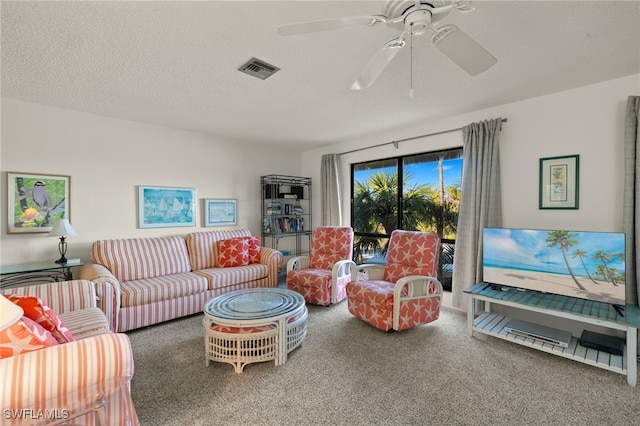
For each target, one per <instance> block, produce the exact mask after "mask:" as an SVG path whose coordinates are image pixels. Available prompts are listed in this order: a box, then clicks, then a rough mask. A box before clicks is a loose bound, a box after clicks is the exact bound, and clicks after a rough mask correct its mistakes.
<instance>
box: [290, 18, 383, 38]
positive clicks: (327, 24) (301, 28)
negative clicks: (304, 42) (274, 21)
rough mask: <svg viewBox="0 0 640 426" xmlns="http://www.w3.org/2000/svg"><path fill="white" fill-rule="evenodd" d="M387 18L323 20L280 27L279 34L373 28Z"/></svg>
mask: <svg viewBox="0 0 640 426" xmlns="http://www.w3.org/2000/svg"><path fill="white" fill-rule="evenodd" d="M386 19H387V18H385V17H384V16H381V15H369V16H351V17H345V18H332V19H322V20H319V21H309V22H299V23H296V24H286V25H281V26H279V27H278V34H280V35H281V36H290V35H298V34H306V33H315V32H320V31H329V30H335V29H339V28H349V27H365V26H372V25H375V24H377V23H379V22H385V21H386Z"/></svg>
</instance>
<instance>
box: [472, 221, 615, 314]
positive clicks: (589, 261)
mask: <svg viewBox="0 0 640 426" xmlns="http://www.w3.org/2000/svg"><path fill="white" fill-rule="evenodd" d="M482 250H483V259H482V266H483V281H485V282H487V283H492V284H501V285H507V286H511V287H517V288H523V289H528V290H537V291H541V292H545V293H553V294H561V295H565V296H571V297H578V298H582V299H589V300H596V301H600V302H605V303H611V304H619V305H624V304H625V296H624V294H625V290H624V289H625V234H624V233H616V232H591V231H559V230H541V229H515V228H484V230H483V243H482Z"/></svg>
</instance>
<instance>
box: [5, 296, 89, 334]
mask: <svg viewBox="0 0 640 426" xmlns="http://www.w3.org/2000/svg"><path fill="white" fill-rule="evenodd" d="M5 297H6V298H7V299H9V300H11V301H12V302H13V303H15V304H16V305H18V306H20V307H21V308H22V310H23V311H24V316H26V317H27V318H30V319H32V320H33V321H35V322H37V323H38V324H39V325H40V326H41V327H42V328H44V329H45V330H47V331H48V332H49V333H51V335H52V336H53V337H54V338H55V339H56V341H57V342H58V343H67V342H73V341H75V340H76V339H74V338H73V335H72V334H71V332H70V331H69V329H68V328H67V326H66V325H64V322H62V319H61V318H60V317H59V316H58V314H56V313H55V312H54V311H53V309H51V308H50V307H48V306H47V305H45V304H44V302H43V301H42V299H40V298H39V297H36V296H21V295H18V294H7V295H5Z"/></svg>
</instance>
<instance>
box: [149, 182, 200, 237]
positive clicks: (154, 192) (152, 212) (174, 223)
mask: <svg viewBox="0 0 640 426" xmlns="http://www.w3.org/2000/svg"><path fill="white" fill-rule="evenodd" d="M179 226H196V190H195V189H194V188H172V187H164V186H139V187H138V227H139V228H172V227H179Z"/></svg>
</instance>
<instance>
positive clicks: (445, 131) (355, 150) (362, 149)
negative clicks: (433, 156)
mask: <svg viewBox="0 0 640 426" xmlns="http://www.w3.org/2000/svg"><path fill="white" fill-rule="evenodd" d="M502 122H503V123H506V122H507V119H506V118H503V119H502ZM464 127H466V126H464ZM464 127H458V128H456V129H449V130H442V131H440V132H434V133H428V134H426V135H420V136H412V137H410V138H405V139H400V140H397V141H391V142H384V143H379V144H377V145H372V146H367V147H364V148H358V149H352V150H351V151H345V152H341V153H339V154H338V155H345V154H351V153H353V152H358V151H364V150H365V149H371V148H378V147H379V146H385V145H392V144H393V145H394V146H395V147H396V148H397V147H398V144H399V143H400V142H406V141H412V140H414V139H420V138H426V137H429V136H437V135H442V134H444V133H451V132H457V131H458V130H462V129H464Z"/></svg>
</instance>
